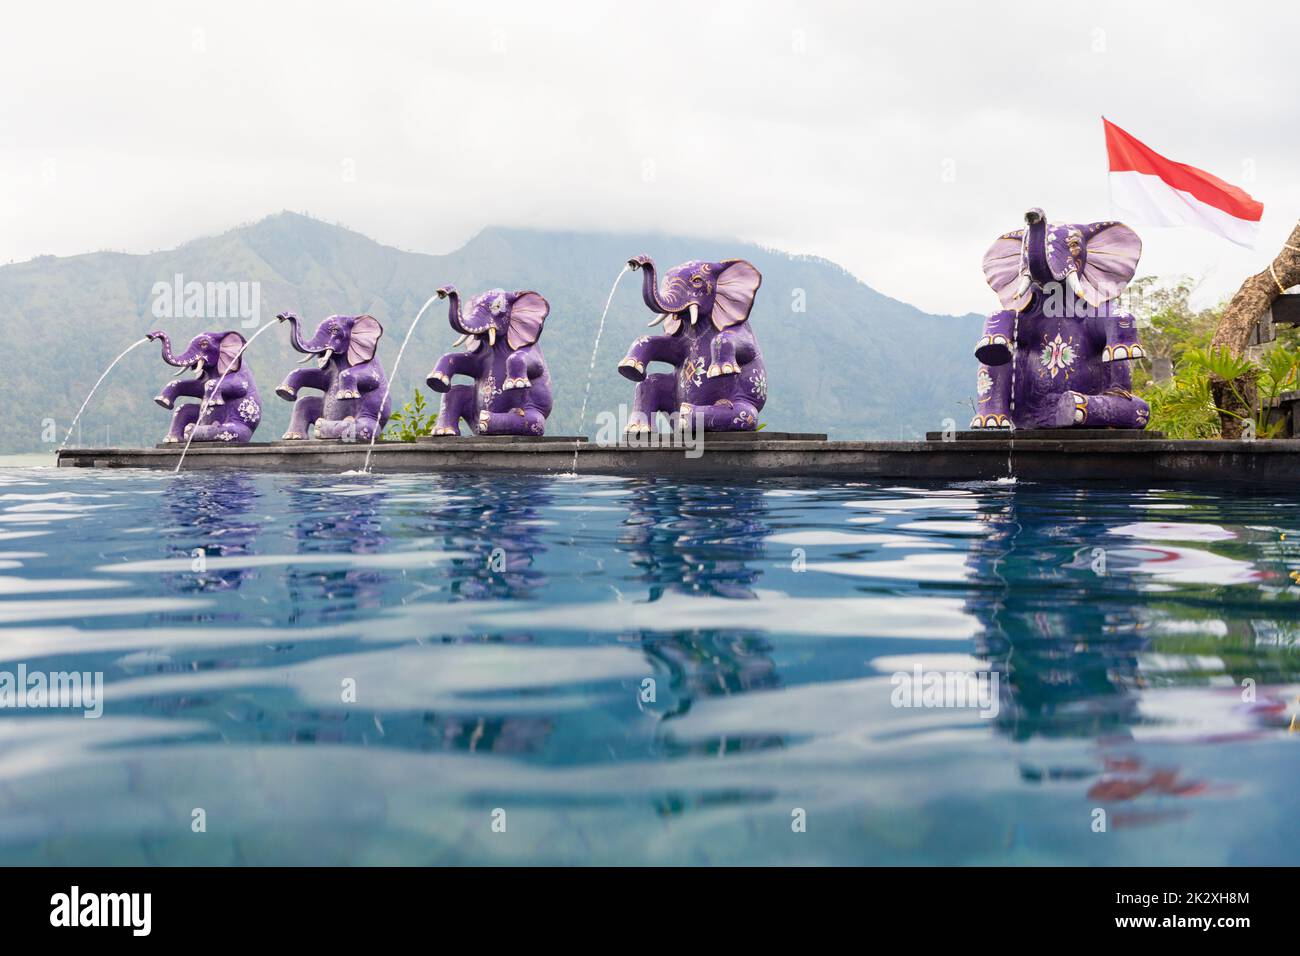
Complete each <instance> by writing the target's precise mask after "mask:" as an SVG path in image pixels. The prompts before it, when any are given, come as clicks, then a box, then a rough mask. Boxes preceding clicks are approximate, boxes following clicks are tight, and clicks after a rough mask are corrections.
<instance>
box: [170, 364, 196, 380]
mask: <svg viewBox="0 0 1300 956" xmlns="http://www.w3.org/2000/svg"><path fill="white" fill-rule="evenodd" d="M193 368H194V366H193V365H182V366H181V368H180V371H179V372H177V373H176V374H175V375H173V376H172V378H180V377H181V376H182V375H184V374H185V373H186V372H188V371H190V370H191V369H193Z"/></svg>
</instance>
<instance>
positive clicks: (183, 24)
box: [0, 0, 1300, 312]
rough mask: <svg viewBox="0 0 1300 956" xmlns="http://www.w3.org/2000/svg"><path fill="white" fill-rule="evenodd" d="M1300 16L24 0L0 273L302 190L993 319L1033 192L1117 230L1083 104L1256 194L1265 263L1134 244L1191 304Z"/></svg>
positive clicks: (451, 241)
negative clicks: (811, 263) (640, 244)
mask: <svg viewBox="0 0 1300 956" xmlns="http://www.w3.org/2000/svg"><path fill="white" fill-rule="evenodd" d="M1298 9H1300V5H1297V4H1295V3H1282V2H1272V3H1260V4H1258V5H1256V4H1253V3H1249V2H1242V0H1234V2H1232V3H1225V2H1222V0H1219V2H1214V3H1187V2H1181V3H1172V2H1171V3H1163V4H1162V3H1149V2H1144V3H1140V4H1139V3H1136V2H1129V3H1118V4H1113V5H1112V4H1088V5H1067V4H1060V3H1055V4H1045V3H1041V2H1040V3H992V2H981V3H969V4H956V3H953V4H946V3H943V4H941V3H927V2H923V0H921V2H907V3H889V4H875V3H867V2H845V3H830V2H816V3H814V2H809V3H778V2H772V3H760V2H749V3H739V2H736V3H732V2H725V0H709V2H703V0H696V2H686V3H672V2H663V0H656V2H654V3H635V4H632V3H611V2H576V0H550V2H544V3H543V2H537V0H532V2H520V3H491V2H484V0H478V2H472V3H467V2H463V0H462V2H455V3H452V2H425V3H399V2H393V3H379V2H370V3H336V2H319V0H318V2H312V3H301V4H293V3H284V2H274V3H272V2H256V3H242V2H234V0H221V2H216V0H209V2H207V3H177V2H172V3H158V4H148V3H129V4H121V3H89V2H87V3H59V2H51V0H47V2H42V3H25V4H22V5H20V6H11V7H10V8H8V9H6V11H5V20H4V29H3V31H2V32H0V80H2V81H3V82H0V117H2V118H3V120H2V122H0V222H3V224H4V227H3V229H0V262H7V261H11V260H21V259H27V258H30V257H32V256H34V255H39V254H43V253H54V254H56V255H70V254H75V253H79V252H86V251H91V250H96V249H104V248H112V249H119V250H124V251H128V252H147V251H150V250H154V249H162V248H169V247H171V246H174V245H176V244H179V243H181V242H183V241H185V240H187V239H191V238H194V237H196V236H199V235H205V234H211V233H214V232H219V231H222V230H224V229H227V228H230V227H231V226H234V225H237V224H239V223H241V222H246V221H250V220H255V219H259V218H261V217H263V216H265V215H267V214H269V213H273V212H276V211H278V210H280V209H293V210H298V211H304V212H309V213H311V214H312V215H315V216H317V217H320V218H323V219H327V220H331V221H339V222H343V223H345V224H347V225H348V226H350V227H352V228H354V229H357V230H359V231H360V232H363V233H365V234H367V235H369V236H371V237H373V238H374V239H377V240H379V241H380V242H384V243H388V244H391V245H396V246H400V247H402V248H406V249H413V250H420V251H426V252H445V251H448V250H450V249H452V248H454V247H456V246H458V245H459V244H460V243H462V242H463V241H464V240H465V239H467V238H469V237H470V236H471V235H473V234H474V233H475V232H477V231H478V230H479V229H481V228H482V227H483V226H485V225H490V224H503V225H516V226H540V227H551V228H576V229H596V230H604V231H617V230H622V229H646V228H650V229H662V230H666V231H671V232H680V233H687V234H703V235H711V236H735V237H740V238H744V239H749V240H754V241H757V242H760V243H763V244H765V245H769V246H773V247H777V248H780V249H784V250H788V251H790V252H796V253H811V254H816V255H822V256H826V257H828V258H830V259H833V260H835V261H836V262H839V263H840V264H842V265H844V266H845V267H846V268H848V269H849V270H850V271H852V272H853V273H854V274H856V275H857V276H858V277H860V278H861V279H863V280H864V281H865V282H867V283H868V284H870V285H871V286H873V287H874V288H876V289H878V290H880V291H881V292H884V293H886V294H888V295H892V296H895V297H897V298H900V299H903V300H905V301H908V302H912V303H914V304H916V305H919V306H921V307H923V308H926V309H928V310H931V311H943V312H965V311H968V310H973V311H979V312H986V311H990V310H992V309H994V308H995V306H996V300H995V299H994V297H993V295H992V293H991V292H990V291H989V289H988V287H987V286H986V285H985V284H984V281H983V276H982V274H981V272H980V261H981V259H982V257H983V253H984V250H985V248H986V247H987V246H988V244H989V243H990V242H991V241H992V240H993V239H994V237H995V236H996V235H997V234H998V233H1000V232H1002V231H1004V230H1007V229H1011V228H1015V227H1016V226H1017V225H1018V224H1019V223H1020V221H1021V215H1022V213H1023V211H1024V210H1025V209H1026V208H1029V207H1031V206H1041V207H1043V208H1044V209H1045V210H1046V211H1047V213H1048V216H1049V218H1051V219H1052V220H1054V221H1083V222H1087V221H1093V220H1098V219H1106V218H1110V216H1111V211H1110V205H1109V198H1108V193H1107V185H1106V157H1105V148H1104V143H1103V139H1102V128H1101V118H1100V117H1101V116H1102V115H1103V114H1105V115H1106V116H1108V117H1109V118H1110V119H1111V120H1113V121H1114V122H1116V123H1118V124H1119V125H1121V126H1123V127H1125V128H1126V129H1128V130H1129V132H1131V133H1133V134H1134V135H1135V136H1137V137H1138V138H1139V139H1142V140H1144V141H1145V142H1146V143H1147V144H1148V145H1150V146H1152V147H1153V148H1155V149H1156V150H1158V151H1160V152H1162V153H1164V154H1165V155H1166V156H1169V157H1171V158H1173V159H1175V160H1179V161H1181V162H1187V163H1191V164H1193V165H1197V166H1201V167H1202V168H1205V169H1208V170H1210V171H1211V172H1214V173H1215V174H1217V175H1219V176H1221V177H1223V178H1225V179H1227V180H1229V181H1230V182H1234V183H1237V184H1239V185H1241V186H1243V187H1244V188H1246V189H1247V190H1248V191H1249V192H1251V193H1252V194H1253V195H1254V196H1255V197H1256V198H1257V199H1260V200H1262V201H1263V202H1264V203H1265V214H1264V227H1263V230H1262V234H1261V240H1260V245H1259V248H1258V249H1257V250H1256V251H1254V252H1251V251H1249V250H1243V249H1239V248H1237V247H1235V246H1232V245H1230V244H1229V243H1227V242H1226V241H1225V240H1222V239H1219V238H1217V237H1215V236H1211V235H1209V234H1205V233H1198V232H1195V231H1192V230H1187V229H1177V230H1170V229H1155V228H1150V227H1147V228H1143V229H1139V231H1140V233H1141V234H1142V237H1143V239H1144V241H1145V246H1146V252H1145V256H1144V260H1143V266H1142V272H1144V273H1156V274H1161V275H1167V274H1174V273H1186V274H1191V275H1193V276H1198V277H1203V278H1204V280H1205V284H1204V286H1203V293H1202V294H1203V297H1204V298H1209V299H1212V298H1215V297H1217V296H1219V295H1223V294H1228V293H1230V292H1231V291H1232V290H1233V289H1235V288H1236V286H1237V285H1238V283H1239V282H1240V281H1241V280H1242V279H1243V278H1244V277H1245V276H1246V275H1247V274H1249V273H1251V272H1255V271H1257V270H1258V269H1260V268H1262V267H1263V265H1264V264H1265V263H1266V262H1267V261H1268V259H1269V258H1271V257H1272V255H1273V254H1274V253H1275V252H1276V251H1277V249H1278V248H1279V247H1280V245H1281V243H1282V241H1283V240H1284V239H1285V237H1286V235H1287V233H1288V232H1289V231H1290V229H1291V226H1292V225H1293V224H1294V222H1295V220H1296V217H1297V215H1300V175H1297V165H1298V164H1300V131H1297V123H1296V121H1295V105H1296V95H1297V89H1298V87H1300V84H1297V81H1296V72H1295V62H1296V58H1297V56H1300V31H1297V30H1296V26H1297V24H1298V23H1300V13H1297V10H1298ZM619 266H620V263H618V262H611V263H610V272H611V277H612V275H613V274H614V273H615V272H617V270H618V268H619ZM208 278H220V277H208Z"/></svg>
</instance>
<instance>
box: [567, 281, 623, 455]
mask: <svg viewBox="0 0 1300 956" xmlns="http://www.w3.org/2000/svg"><path fill="white" fill-rule="evenodd" d="M631 271H632V267H631V266H630V265H625V266H623V270H622V271H621V272H620V273H619V274H618V275H617V276H615V278H614V284H613V285H612V286H610V287H609V296H608V297H607V298H606V299H605V308H604V309H602V310H601V312H600V324H599V325H598V326H596V343H595V345H593V346H592V348H591V364H590V365H588V366H587V388H586V390H585V391H584V392H583V393H582V411H581V412H579V413H578V434H579V435H581V434H582V430H583V428H585V427H586V424H587V400H588V399H589V398H590V397H591V379H592V376H593V375H595V373H596V355H597V353H598V352H600V336H601V334H602V333H603V332H604V331H605V316H607V315H609V307H610V304H611V303H612V302H613V301H614V293H615V292H616V291H617V290H618V284H619V283H620V282H622V281H623V276H625V275H627V274H628V273H629V272H631ZM580 444H581V443H580V442H574V443H573V466H572V467H571V468H570V469H569V474H570V475H571V476H576V475H577V474H578V450H579V446H580Z"/></svg>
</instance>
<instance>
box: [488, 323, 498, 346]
mask: <svg viewBox="0 0 1300 956" xmlns="http://www.w3.org/2000/svg"><path fill="white" fill-rule="evenodd" d="M496 344H497V327H496V326H495V325H492V326H489V327H488V348H490V349H492V348H496Z"/></svg>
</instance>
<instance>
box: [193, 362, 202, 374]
mask: <svg viewBox="0 0 1300 956" xmlns="http://www.w3.org/2000/svg"><path fill="white" fill-rule="evenodd" d="M194 371H195V373H196V374H195V376H194V377H195V378H202V377H203V359H199V360H198V361H197V362H195V363H194Z"/></svg>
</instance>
